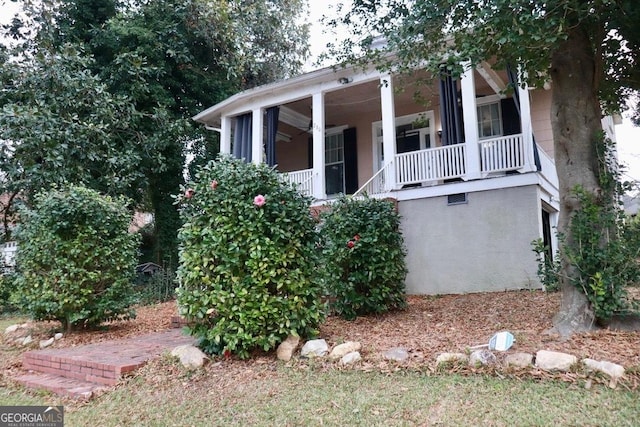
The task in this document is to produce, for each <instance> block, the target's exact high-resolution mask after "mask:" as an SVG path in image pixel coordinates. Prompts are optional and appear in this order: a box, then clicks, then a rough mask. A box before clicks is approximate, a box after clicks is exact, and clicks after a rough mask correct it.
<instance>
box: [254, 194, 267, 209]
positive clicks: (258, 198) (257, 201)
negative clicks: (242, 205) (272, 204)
mask: <svg viewBox="0 0 640 427" xmlns="http://www.w3.org/2000/svg"><path fill="white" fill-rule="evenodd" d="M265 202H266V199H265V198H264V196H263V195H262V194H258V195H257V196H256V197H254V198H253V204H254V205H256V206H257V207H261V206H262V205H264V204H265Z"/></svg>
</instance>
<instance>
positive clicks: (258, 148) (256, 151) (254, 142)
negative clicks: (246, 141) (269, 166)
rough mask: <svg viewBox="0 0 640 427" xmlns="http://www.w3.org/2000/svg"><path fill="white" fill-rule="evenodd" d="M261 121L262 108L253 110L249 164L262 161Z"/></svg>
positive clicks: (262, 115)
mask: <svg viewBox="0 0 640 427" xmlns="http://www.w3.org/2000/svg"><path fill="white" fill-rule="evenodd" d="M263 119H264V114H263V111H262V108H256V109H255V110H253V118H252V120H251V162H252V163H254V164H256V165H259V164H260V163H262V161H263V151H264V150H263V147H264V142H263V134H264V131H263V129H262V127H263V123H262V122H263Z"/></svg>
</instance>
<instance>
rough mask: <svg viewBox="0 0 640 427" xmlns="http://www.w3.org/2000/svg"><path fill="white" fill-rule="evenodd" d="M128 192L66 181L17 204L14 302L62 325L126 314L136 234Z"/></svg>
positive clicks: (38, 317) (88, 324)
mask: <svg viewBox="0 0 640 427" xmlns="http://www.w3.org/2000/svg"><path fill="white" fill-rule="evenodd" d="M127 203H128V202H127V200H126V199H124V198H122V197H119V198H111V197H108V196H101V195H100V194H98V193H97V192H96V191H94V190H90V189H87V188H84V187H80V186H69V187H66V188H64V189H54V190H51V191H49V192H43V193H39V194H37V195H36V196H35V197H34V200H33V207H32V208H31V209H26V208H25V209H23V210H21V212H20V219H21V224H20V228H19V230H18V232H17V233H16V238H17V241H18V253H17V266H18V275H17V279H16V289H17V293H16V295H17V297H18V303H19V306H20V308H21V309H22V310H23V311H24V312H25V313H27V314H29V315H31V316H32V317H33V318H34V319H36V320H58V321H60V322H62V324H63V326H64V327H65V329H70V328H72V327H92V326H96V325H98V324H100V323H101V322H104V321H109V320H115V319H120V318H129V317H131V316H133V315H134V312H133V310H132V309H131V308H130V306H131V305H132V304H133V302H134V300H135V298H134V297H135V295H134V292H133V289H132V281H133V278H134V274H135V265H136V248H137V245H138V241H137V235H136V234H134V233H129V232H128V231H127V230H128V227H129V223H130V221H131V212H129V211H128V210H127V208H126V205H127Z"/></svg>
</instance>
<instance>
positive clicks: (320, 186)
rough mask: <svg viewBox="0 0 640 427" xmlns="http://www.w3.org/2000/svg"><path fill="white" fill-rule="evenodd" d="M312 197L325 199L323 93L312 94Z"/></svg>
mask: <svg viewBox="0 0 640 427" xmlns="http://www.w3.org/2000/svg"><path fill="white" fill-rule="evenodd" d="M312 110H313V120H312V122H313V126H312V129H313V132H312V137H313V197H314V198H315V199H317V200H323V199H326V198H327V194H326V182H325V175H324V167H325V158H324V144H325V141H324V93H322V92H318V93H314V94H313V106H312Z"/></svg>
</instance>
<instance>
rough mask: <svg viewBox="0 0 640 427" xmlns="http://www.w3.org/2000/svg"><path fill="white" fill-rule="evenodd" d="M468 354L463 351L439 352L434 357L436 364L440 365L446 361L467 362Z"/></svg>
mask: <svg viewBox="0 0 640 427" xmlns="http://www.w3.org/2000/svg"><path fill="white" fill-rule="evenodd" d="M468 361H469V356H467V355H466V354H464V353H440V354H439V355H438V357H436V364H437V365H441V364H443V363H448V362H465V363H466V362H468Z"/></svg>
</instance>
